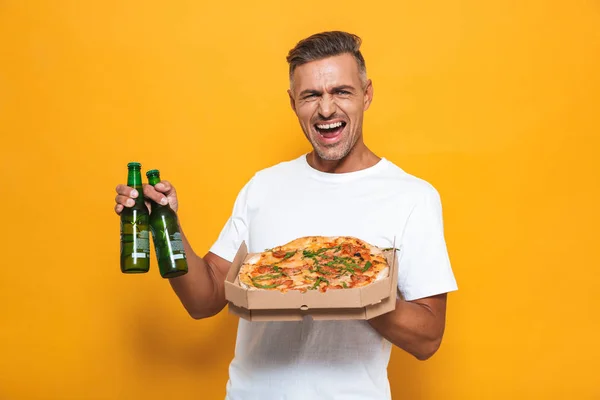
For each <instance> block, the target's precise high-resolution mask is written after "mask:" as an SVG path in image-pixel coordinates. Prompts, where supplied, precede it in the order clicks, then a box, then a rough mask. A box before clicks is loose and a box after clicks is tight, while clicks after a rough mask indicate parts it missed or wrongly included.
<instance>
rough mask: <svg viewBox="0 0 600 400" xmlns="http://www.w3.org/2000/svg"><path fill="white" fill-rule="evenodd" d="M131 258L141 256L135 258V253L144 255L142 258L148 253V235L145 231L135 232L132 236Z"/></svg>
mask: <svg viewBox="0 0 600 400" xmlns="http://www.w3.org/2000/svg"><path fill="white" fill-rule="evenodd" d="M133 238H134V239H133V241H134V243H133V251H134V254H133V257H142V256H136V254H139V253H135V252H136V251H139V252H141V254H144V256H143V257H146V254H149V253H150V234H149V232H148V231H147V230H141V231H137V235H134V237H133Z"/></svg>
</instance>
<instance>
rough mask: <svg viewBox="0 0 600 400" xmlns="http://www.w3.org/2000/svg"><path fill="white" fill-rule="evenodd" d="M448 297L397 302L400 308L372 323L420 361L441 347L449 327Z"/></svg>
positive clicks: (377, 329) (376, 318) (390, 339)
mask: <svg viewBox="0 0 600 400" xmlns="http://www.w3.org/2000/svg"><path fill="white" fill-rule="evenodd" d="M446 299H447V294H446V293H442V294H439V295H436V296H431V297H426V298H423V299H419V300H414V301H405V300H401V299H398V300H396V309H395V310H394V311H391V312H389V313H386V314H383V315H380V316H378V317H375V318H372V319H370V320H369V323H370V324H371V326H372V327H373V328H374V329H375V330H376V331H377V332H379V334H380V335H381V336H383V337H384V338H386V339H387V340H389V341H390V342H392V343H393V344H394V345H396V346H398V347H400V348H401V349H403V350H405V351H407V352H408V353H410V354H412V355H413V356H414V357H416V358H417V359H419V360H426V359H428V358H429V357H431V356H432V355H433V354H435V352H436V351H437V350H438V348H439V347H440V344H441V342H442V337H443V335H444V329H445V325H446Z"/></svg>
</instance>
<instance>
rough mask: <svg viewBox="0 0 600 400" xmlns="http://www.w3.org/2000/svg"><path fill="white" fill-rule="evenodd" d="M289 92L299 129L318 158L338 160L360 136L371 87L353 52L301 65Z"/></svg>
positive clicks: (297, 69)
mask: <svg viewBox="0 0 600 400" xmlns="http://www.w3.org/2000/svg"><path fill="white" fill-rule="evenodd" d="M289 95H290V101H291V105H292V108H293V109H294V112H295V113H296V115H297V116H298V120H299V121H300V125H301V126H302V130H303V131H304V134H305V135H306V137H307V139H308V140H309V141H310V142H311V144H312V146H313V148H314V150H315V152H316V153H317V154H318V155H319V157H320V158H321V159H323V160H328V161H334V160H341V159H342V158H344V157H345V156H346V155H347V154H348V153H349V152H350V150H351V149H352V148H353V147H354V145H355V144H356V142H357V141H358V140H359V139H361V140H362V122H363V113H364V111H366V110H367V109H368V108H369V105H370V104H371V99H372V97H373V89H372V85H371V82H370V81H367V82H364V81H363V80H362V79H361V75H360V72H359V69H358V64H357V62H356V60H355V59H354V57H353V56H352V55H350V54H342V55H339V56H335V57H329V58H325V59H322V60H317V61H312V62H309V63H306V64H303V65H300V66H299V67H297V68H296V70H295V71H294V76H293V85H292V88H291V90H290V91H289Z"/></svg>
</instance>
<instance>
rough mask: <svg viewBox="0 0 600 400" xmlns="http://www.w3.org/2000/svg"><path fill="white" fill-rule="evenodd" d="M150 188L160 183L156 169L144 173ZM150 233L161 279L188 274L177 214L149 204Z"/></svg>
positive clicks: (165, 206)
mask: <svg viewBox="0 0 600 400" xmlns="http://www.w3.org/2000/svg"><path fill="white" fill-rule="evenodd" d="M146 176H147V177H148V183H149V184H150V185H152V186H154V185H156V184H157V183H159V182H160V172H159V171H158V170H157V169H153V170H150V171H148V172H146ZM150 231H151V232H152V239H153V241H154V250H155V251H156V258H157V259H158V269H159V271H160V275H161V276H162V277H163V278H175V277H177V276H180V275H184V274H186V273H187V272H188V266H187V260H186V256H185V250H184V248H183V241H182V240H181V232H180V230H179V223H178V219H177V214H176V213H175V211H173V209H172V208H171V207H170V206H169V205H168V204H167V205H164V206H163V205H161V204H158V203H156V202H155V201H151V202H150Z"/></svg>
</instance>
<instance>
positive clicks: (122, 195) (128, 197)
mask: <svg viewBox="0 0 600 400" xmlns="http://www.w3.org/2000/svg"><path fill="white" fill-rule="evenodd" d="M143 188H144V197H145V198H146V199H147V200H146V207H148V210H150V202H149V201H148V199H149V200H154V201H155V202H157V203H158V204H162V205H166V204H169V206H170V207H171V208H172V209H173V211H175V212H177V210H178V208H179V203H178V201H177V191H176V190H175V187H173V185H171V183H170V182H168V181H160V182H159V183H157V184H156V186H154V187H153V186H152V185H148V184H144V185H143ZM115 190H116V192H117V196H116V197H115V203H116V204H115V212H116V213H117V215H121V212H123V209H124V208H125V207H133V205H134V204H135V201H134V200H133V199H136V198H137V197H138V196H139V195H140V194H139V193H138V191H137V190H135V189H134V188H132V187H131V186H127V185H117V187H116V189H115Z"/></svg>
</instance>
